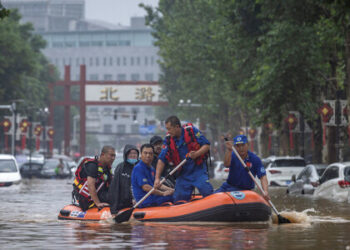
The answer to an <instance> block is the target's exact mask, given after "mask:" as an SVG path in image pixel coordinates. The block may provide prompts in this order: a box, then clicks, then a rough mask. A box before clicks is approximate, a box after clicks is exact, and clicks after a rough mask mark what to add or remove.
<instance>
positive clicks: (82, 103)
mask: <svg viewBox="0 0 350 250" xmlns="http://www.w3.org/2000/svg"><path fill="white" fill-rule="evenodd" d="M70 73H71V70H70V66H69V65H66V66H65V67H64V80H63V81H57V82H55V83H52V84H49V91H50V108H49V109H50V115H49V125H50V126H53V117H54V110H55V107H57V106H63V107H64V153H65V154H66V155H69V150H70V139H71V130H70V107H71V106H78V107H79V109H80V136H79V145H80V147H79V148H80V155H85V146H86V140H85V135H86V106H88V105H97V106H120V105H151V106H163V105H168V103H167V102H165V101H160V102H150V101H145V102H140V101H138V102H121V101H109V102H106V101H86V98H85V87H86V85H102V84H103V85H117V86H121V85H150V86H152V85H158V83H157V82H149V81H137V82H135V81H86V66H85V65H80V80H79V81H71V79H70ZM73 85H79V87H80V88H79V89H80V95H79V101H74V100H71V97H70V88H71V86H73ZM55 86H63V88H64V100H62V101H60V100H55V99H54V87H55Z"/></svg>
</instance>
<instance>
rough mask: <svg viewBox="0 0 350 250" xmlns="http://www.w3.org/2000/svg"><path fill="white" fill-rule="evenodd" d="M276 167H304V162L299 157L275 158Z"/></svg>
mask: <svg viewBox="0 0 350 250" xmlns="http://www.w3.org/2000/svg"><path fill="white" fill-rule="evenodd" d="M275 163H276V167H305V166H306V163H305V161H304V160H302V159H300V160H298V159H288V160H276V161H275Z"/></svg>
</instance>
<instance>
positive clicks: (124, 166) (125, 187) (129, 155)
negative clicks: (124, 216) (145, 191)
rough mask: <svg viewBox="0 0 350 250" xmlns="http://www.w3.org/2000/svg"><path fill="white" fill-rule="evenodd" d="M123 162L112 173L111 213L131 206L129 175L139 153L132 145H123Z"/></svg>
mask: <svg viewBox="0 0 350 250" xmlns="http://www.w3.org/2000/svg"><path fill="white" fill-rule="evenodd" d="M123 159H124V161H123V162H121V163H119V164H118V166H117V167H116V169H115V171H114V177H113V180H112V184H111V188H110V197H111V198H110V200H111V213H112V214H117V213H118V211H119V210H121V209H123V208H128V207H132V206H133V196H132V193H131V173H132V170H133V168H134V166H135V165H136V164H137V162H138V159H139V151H138V149H137V148H136V146H134V145H125V147H124V154H123Z"/></svg>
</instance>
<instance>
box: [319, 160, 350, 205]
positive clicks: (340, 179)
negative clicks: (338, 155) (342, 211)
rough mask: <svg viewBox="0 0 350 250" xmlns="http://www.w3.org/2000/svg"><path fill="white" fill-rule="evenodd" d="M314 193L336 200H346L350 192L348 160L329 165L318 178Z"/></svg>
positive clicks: (349, 163) (349, 166)
mask: <svg viewBox="0 0 350 250" xmlns="http://www.w3.org/2000/svg"><path fill="white" fill-rule="evenodd" d="M319 183H320V184H319V186H318V187H317V188H316V189H315V192H314V195H315V196H318V197H322V198H327V199H333V200H336V201H348V200H349V196H350V194H349V192H350V162H336V163H332V164H331V165H329V166H328V167H327V168H326V170H325V171H324V173H323V175H322V176H321V178H320V180H319Z"/></svg>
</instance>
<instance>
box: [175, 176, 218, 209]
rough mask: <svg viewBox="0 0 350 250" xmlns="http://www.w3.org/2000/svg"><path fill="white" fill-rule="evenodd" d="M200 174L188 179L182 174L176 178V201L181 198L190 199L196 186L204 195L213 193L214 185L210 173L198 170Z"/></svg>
mask: <svg viewBox="0 0 350 250" xmlns="http://www.w3.org/2000/svg"><path fill="white" fill-rule="evenodd" d="M198 173H199V174H200V175H198V176H196V177H195V178H191V179H188V176H187V177H183V176H182V175H180V176H179V177H178V178H177V179H176V184H175V192H174V202H177V201H179V200H185V201H189V200H190V199H191V194H192V192H193V190H194V188H197V189H198V191H199V193H200V194H201V195H203V197H205V196H208V195H210V194H212V193H213V191H214V190H213V186H212V185H211V184H210V182H209V178H208V174H207V173H206V172H204V171H199V172H198Z"/></svg>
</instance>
